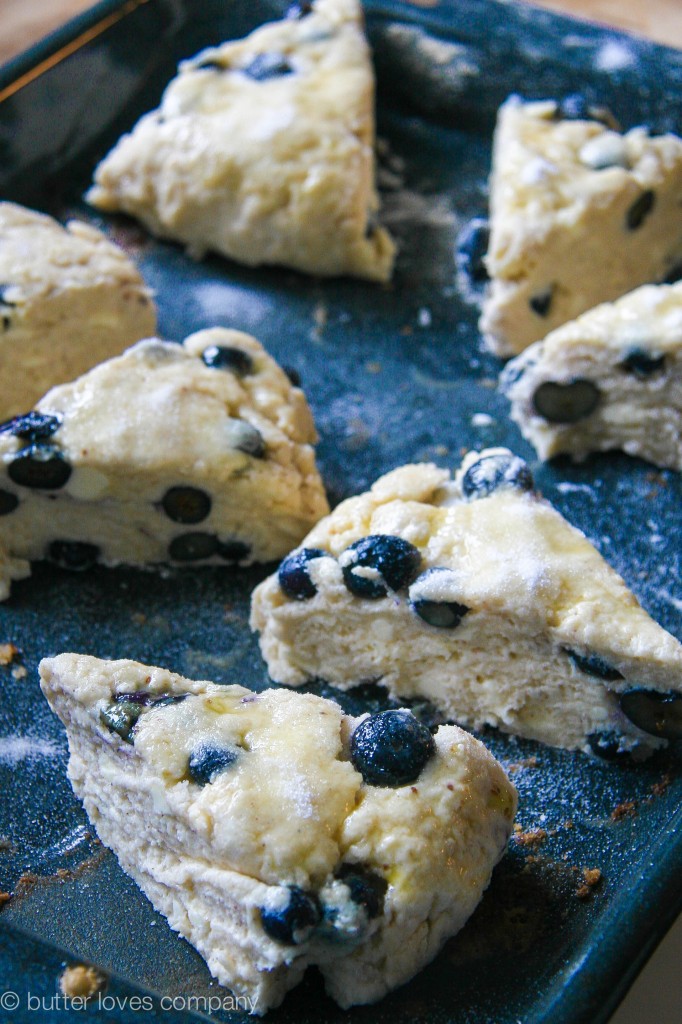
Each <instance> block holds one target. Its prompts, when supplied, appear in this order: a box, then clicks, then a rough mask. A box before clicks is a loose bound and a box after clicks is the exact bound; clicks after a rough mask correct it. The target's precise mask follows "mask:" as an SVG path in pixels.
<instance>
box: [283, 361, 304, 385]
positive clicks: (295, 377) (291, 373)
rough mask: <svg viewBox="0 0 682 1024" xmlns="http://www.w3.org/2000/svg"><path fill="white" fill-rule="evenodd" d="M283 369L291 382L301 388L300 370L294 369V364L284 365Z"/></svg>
mask: <svg viewBox="0 0 682 1024" xmlns="http://www.w3.org/2000/svg"><path fill="white" fill-rule="evenodd" d="M282 369H283V370H284V372H285V373H286V375H287V377H288V378H289V380H290V381H291V383H292V384H293V385H294V387H295V388H300V386H301V375H300V373H299V372H298V370H296V369H294V367H293V366H283V367H282Z"/></svg>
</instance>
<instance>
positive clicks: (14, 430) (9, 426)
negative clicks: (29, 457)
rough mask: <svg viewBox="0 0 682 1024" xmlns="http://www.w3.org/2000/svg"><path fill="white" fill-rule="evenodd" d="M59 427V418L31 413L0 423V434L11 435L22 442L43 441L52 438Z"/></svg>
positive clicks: (60, 420)
mask: <svg viewBox="0 0 682 1024" xmlns="http://www.w3.org/2000/svg"><path fill="white" fill-rule="evenodd" d="M61 425H62V419H61V416H53V415H50V414H48V413H44V412H35V411H33V412H27V413H26V414H25V415H24V416H15V417H14V418H13V419H11V420H7V422H6V423H0V433H2V434H13V435H14V437H20V438H21V439H22V440H24V441H44V440H45V439H46V438H48V437H52V435H53V434H54V433H55V432H56V431H57V430H58V429H59V427H60V426H61Z"/></svg>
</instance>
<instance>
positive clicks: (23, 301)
mask: <svg viewBox="0 0 682 1024" xmlns="http://www.w3.org/2000/svg"><path fill="white" fill-rule="evenodd" d="M155 330H156V313H155V310H154V303H153V301H152V298H151V293H150V291H149V290H148V289H147V288H146V287H145V284H144V281H143V280H142V278H141V277H140V275H139V273H138V271H137V270H136V268H135V266H134V265H133V263H132V262H131V261H130V260H129V259H128V257H127V256H126V255H125V253H124V252H123V251H122V250H121V249H119V248H117V246H115V245H112V243H111V242H109V241H108V240H107V239H106V238H105V237H104V235H102V234H101V233H100V232H99V231H96V230H95V229H94V228H93V227H90V225H88V224H83V223H81V222H80V221H69V223H68V224H67V225H66V227H65V228H64V227H62V225H61V224H58V223H57V221H56V220H53V219H52V217H47V216H45V215H44V214H42V213H36V212H35V211H34V210H27V209H26V208H25V207H23V206H17V205H16V204H15V203H0V420H2V419H5V418H7V417H8V416H14V415H16V414H17V413H19V412H24V411H25V410H26V409H30V408H31V406H32V405H33V404H34V402H37V401H38V399H39V398H40V397H41V396H42V395H44V394H45V392H46V391H47V390H48V388H51V387H53V386H54V385H55V384H61V383H62V382H63V381H67V380H73V378H74V377H77V376H78V375H79V374H81V373H84V372H85V371H86V370H89V369H90V367H91V366H94V365H95V364H96V363H99V362H101V361H102V360H103V359H108V358H109V357H110V356H115V355H118V354H119V353H120V352H122V351H123V350H124V349H125V348H127V346H128V345H132V343H133V342H135V341H139V340H140V338H149V337H150V336H151V335H152V334H154V332H155Z"/></svg>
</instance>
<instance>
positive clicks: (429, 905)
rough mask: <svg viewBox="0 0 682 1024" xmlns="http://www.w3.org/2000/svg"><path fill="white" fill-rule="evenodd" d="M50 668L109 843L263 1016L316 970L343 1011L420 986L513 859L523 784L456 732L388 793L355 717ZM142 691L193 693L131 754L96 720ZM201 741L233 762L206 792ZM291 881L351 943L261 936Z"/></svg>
mask: <svg viewBox="0 0 682 1024" xmlns="http://www.w3.org/2000/svg"><path fill="white" fill-rule="evenodd" d="M40 672H41V679H42V687H43V691H44V693H45V695H46V697H47V699H48V701H49V702H50V705H51V707H52V709H53V710H54V711H55V712H56V714H58V715H59V717H60V718H61V720H62V721H63V723H64V724H65V726H66V729H67V733H68V738H69V749H70V762H69V776H70V779H71V782H72V785H73V787H74V789H75V791H76V793H77V794H78V795H79V796H80V797H81V798H82V800H83V802H84V804H85V808H86V810H87V812H88V815H89V817H90V819H91V821H92V822H93V824H94V825H95V827H96V829H97V832H98V834H99V836H100V838H101V839H102V840H103V842H104V843H105V844H106V845H107V846H109V847H110V848H111V849H112V850H113V851H114V853H115V854H116V856H117V857H118V859H119V861H120V863H121V865H122V867H123V868H124V870H125V871H126V872H128V874H130V875H131V876H132V877H133V878H134V879H135V880H136V881H137V882H138V884H139V885H140V887H141V888H142V889H143V891H144V892H145V893H146V894H147V895H148V896H149V898H150V899H151V901H152V902H153V904H154V906H155V907H156V908H157V909H158V910H160V911H161V912H162V913H163V914H165V915H166V916H167V917H168V920H169V923H170V925H171V927H172V928H174V929H175V930H176V931H179V932H180V933H181V934H182V935H184V936H185V937H186V938H187V939H188V940H189V941H190V942H191V943H193V944H194V945H195V946H196V947H197V949H198V950H199V951H200V952H201V953H202V955H203V956H204V957H205V959H206V960H207V963H208V966H209V968H210V970H211V972H212V973H213V974H214V975H215V976H216V978H217V979H218V981H219V982H220V983H221V984H224V985H228V986H229V987H230V988H232V989H233V991H234V992H235V993H238V994H239V995H245V996H248V997H250V998H251V999H252V1000H253V1009H254V1011H255V1012H257V1013H262V1012H264V1011H265V1010H266V1009H267V1008H268V1007H269V1006H272V1005H277V1003H279V1002H280V1001H281V999H282V998H283V996H284V994H285V993H286V992H287V991H288V989H289V988H291V987H292V986H293V985H295V984H296V983H297V982H298V980H299V979H300V977H301V976H302V974H303V972H304V970H305V968H306V966H307V965H308V964H311V963H316V964H318V965H319V967H320V970H321V971H322V973H323V975H324V977H325V981H326V985H327V988H328V990H329V992H330V994H331V995H332V996H333V997H334V998H335V999H336V1000H337V1001H338V1002H339V1003H340V1004H341V1005H342V1006H350V1005H353V1004H355V1003H363V1002H373V1001H374V1000H376V999H378V998H380V997H381V996H382V995H384V994H385V993H386V992H387V991H389V990H390V989H391V988H393V987H395V986H396V985H399V984H401V983H402V982H404V981H407V980H408V979H409V978H410V977H412V975H413V974H415V973H416V972H417V971H418V970H419V969H420V968H421V967H422V966H424V964H426V963H428V962H429V961H430V960H431V959H432V958H433V957H434V956H435V954H436V953H437V952H438V950H439V949H440V947H441V945H442V944H443V942H444V941H445V939H446V938H447V937H449V936H450V935H452V934H454V933H455V932H456V931H458V930H459V928H461V927H462V925H463V924H464V922H465V921H466V919H467V918H468V917H469V916H470V914H471V913H472V911H473V909H474V907H475V906H476V904H477V903H478V901H479V900H480V898H481V895H482V893H483V890H484V889H485V888H486V886H487V884H488V882H489V879H490V874H491V871H492V869H493V866H494V865H495V863H496V862H497V861H498V860H499V858H500V856H501V855H502V853H503V852H504V850H505V848H506V842H507V839H508V836H509V834H510V831H511V826H512V820H513V817H514V813H515V809H516V792H515V790H514V787H513V786H512V785H511V783H510V782H509V780H508V779H507V777H506V775H505V773H504V771H503V770H502V768H501V766H500V765H499V764H498V763H497V762H496V761H495V759H494V758H493V757H492V755H491V754H490V753H489V752H488V751H487V750H486V749H485V747H484V746H483V745H482V744H481V743H479V742H478V741H477V740H475V739H474V738H473V737H471V736H469V735H468V734H467V733H465V732H463V731H462V730H460V729H457V728H456V727H454V726H441V727H440V729H439V730H438V732H437V734H436V736H435V743H436V749H435V753H434V754H433V756H432V757H431V758H430V759H429V760H428V762H427V763H426V765H425V766H424V767H423V769H422V771H421V773H420V775H419V777H418V778H417V779H416V780H415V781H414V783H413V784H412V785H403V786H399V787H397V788H379V787H376V786H371V785H368V784H366V783H365V782H364V781H363V778H362V776H361V775H360V774H359V772H357V771H356V770H355V768H354V767H353V765H352V763H351V762H350V760H349V754H348V741H349V736H350V735H351V733H352V730H353V729H354V728H355V726H356V725H357V723H358V720H356V719H352V718H349V717H348V716H346V715H344V714H343V712H342V710H341V708H340V707H339V706H338V705H337V704H335V703H334V702H332V701H329V700H325V699H323V698H320V697H315V696H312V695H309V694H298V693H293V692H290V691H286V690H267V691H264V692H263V693H259V694H254V693H252V692H251V691H249V690H246V689H244V688H243V687H241V686H217V685H215V684H213V683H209V682H193V681H190V680H187V679H184V678H183V677H181V676H178V675H174V674H172V673H170V672H167V671H165V670H163V669H160V668H150V667H148V666H144V665H139V664H137V663H135V662H131V661H114V662H106V661H100V660H98V659H95V658H90V657H86V656H83V655H76V654H62V655H60V656H58V657H56V658H51V659H46V660H44V661H43V662H42V663H41V667H40ZM140 691H143V692H145V693H147V694H150V695H151V696H159V695H162V694H163V695H182V694H188V695H189V696H187V697H186V698H185V699H184V700H182V702H181V703H176V704H171V705H167V706H161V707H158V708H153V707H151V708H148V709H146V710H145V711H144V712H143V713H142V715H141V717H140V718H139V719H138V722H137V725H136V727H135V731H134V734H133V737H132V742H131V743H128V742H125V741H124V740H123V739H121V738H120V737H119V735H117V734H116V733H115V732H112V731H110V729H108V728H107V726H106V725H105V724H104V723H103V722H102V719H101V717H100V712H101V711H102V710H103V709H106V708H108V707H110V706H111V702H112V699H113V698H114V697H115V696H116V694H121V693H126V694H130V693H135V692H140ZM202 745H210V746H212V747H216V746H218V747H228V748H230V749H232V750H235V751H237V758H236V760H235V761H234V763H233V764H231V765H230V766H229V767H228V768H227V769H226V770H224V771H222V772H221V773H220V774H219V775H217V777H215V778H214V779H213V780H212V781H211V782H210V783H209V784H206V785H204V786H200V785H197V784H196V782H194V781H193V780H192V778H191V776H190V775H188V763H189V756H190V755H191V753H192V752H193V751H194V750H196V749H197V748H199V747H201V746H202ZM342 865H345V866H348V865H356V866H359V867H361V868H362V869H363V870H367V871H371V872H372V873H373V874H374V875H378V876H379V877H380V878H381V879H383V880H384V882H385V883H386V892H385V897H384V901H383V909H382V910H381V913H380V914H379V915H378V916H375V917H373V918H370V919H367V918H366V917H363V915H362V912H361V911H360V910H359V908H358V906H357V905H356V904H353V901H352V900H350V898H349V892H348V890H347V887H346V886H344V885H343V883H342V881H341V880H340V878H339V877H338V872H339V869H340V867H341V866H342ZM291 885H295V886H298V887H299V888H301V889H302V890H304V891H306V892H312V893H315V894H316V895H317V897H318V898H319V900H320V902H321V904H322V906H323V907H324V906H327V905H328V904H333V905H334V906H335V907H336V908H337V910H338V911H339V912H340V914H341V917H340V920H341V921H342V924H341V926H340V927H341V931H340V932H338V931H337V934H336V935H335V936H331V935H330V934H329V933H328V932H325V930H324V926H323V925H322V924H321V925H320V927H319V928H318V929H317V930H316V931H314V932H313V934H312V935H310V936H309V937H308V938H307V939H306V940H305V941H302V942H300V943H297V944H295V945H287V944H282V943H281V942H278V941H275V940H274V939H273V938H271V937H270V936H269V935H268V934H266V932H265V931H264V929H263V926H262V923H261V917H260V910H261V908H263V907H266V908H268V907H271V908H276V907H278V906H280V905H281V904H282V902H285V901H286V893H287V887H288V886H291ZM344 934H345V940H344Z"/></svg>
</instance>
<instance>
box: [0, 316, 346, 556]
mask: <svg viewBox="0 0 682 1024" xmlns="http://www.w3.org/2000/svg"><path fill="white" fill-rule="evenodd" d="M315 440H316V433H315V427H314V424H313V420H312V415H311V413H310V409H309V408H308V404H307V402H306V400H305V396H304V395H303V392H302V391H301V390H300V388H297V387H295V386H293V385H292V383H291V381H290V380H289V378H288V377H287V375H286V374H285V373H284V371H283V370H281V369H280V367H279V366H278V365H277V363H276V362H275V361H274V359H272V358H271V357H270V356H269V355H268V354H267V353H266V352H265V350H264V349H263V347H262V346H261V345H260V344H259V343H258V342H257V341H256V340H255V338H252V337H250V336H249V335H247V334H243V333H241V332H239V331H233V330H227V329H225V328H213V329H211V330H205V331H199V332H197V333H196V334H193V335H191V336H190V337H189V338H187V339H186V340H185V342H184V344H183V345H179V344H175V343H174V342H164V341H159V340H158V339H148V340H146V341H142V342H139V343H138V344H137V345H134V346H133V347H132V348H130V349H128V351H127V352H125V353H124V354H123V355H121V356H119V357H117V358H116V359H112V360H109V361H108V362H106V363H102V364H101V365H100V366H98V367H95V369H94V370H91V371H90V372H89V373H87V374H86V375H85V376H83V377H81V378H79V379H78V380H76V381H74V382H73V383H72V384H63V385H61V386H59V387H57V388H54V389H53V390H52V391H50V392H49V393H48V394H47V395H46V396H45V397H44V398H43V399H42V400H41V401H40V402H39V403H38V405H37V406H36V409H35V411H34V412H33V413H31V414H29V415H27V416H21V417H17V419H16V420H14V421H10V422H9V423H8V424H5V425H4V426H3V427H2V428H0V547H4V548H5V549H6V550H7V552H8V554H10V555H11V556H13V557H14V558H19V559H28V560H34V559H41V558H49V559H51V560H53V561H56V562H57V563H59V564H61V565H64V566H65V567H67V568H86V567H87V565H89V564H91V563H92V562H95V561H99V562H102V563H104V564H105V565H117V564H121V563H123V564H126V565H138V566H146V565H153V564H158V563H170V564H173V565H197V564H209V563H210V564H217V565H226V564H230V563H231V564H236V563H239V564H241V565H245V564H248V563H250V562H253V561H268V560H270V559H273V558H278V557H281V556H282V555H283V554H285V553H286V552H287V551H288V550H289V549H290V548H291V546H292V544H296V543H298V541H300V539H301V537H303V536H304V534H305V533H306V531H307V530H309V529H310V527H311V526H312V525H313V524H314V523H316V522H317V521H318V519H320V518H321V516H323V515H324V514H325V513H326V512H327V511H328V509H329V506H328V504H327V500H326V496H325V493H324V489H323V486H322V482H321V479H320V476H319V473H318V471H317V468H316V465H315V456H314V450H313V447H312V445H313V442H314V441H315Z"/></svg>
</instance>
